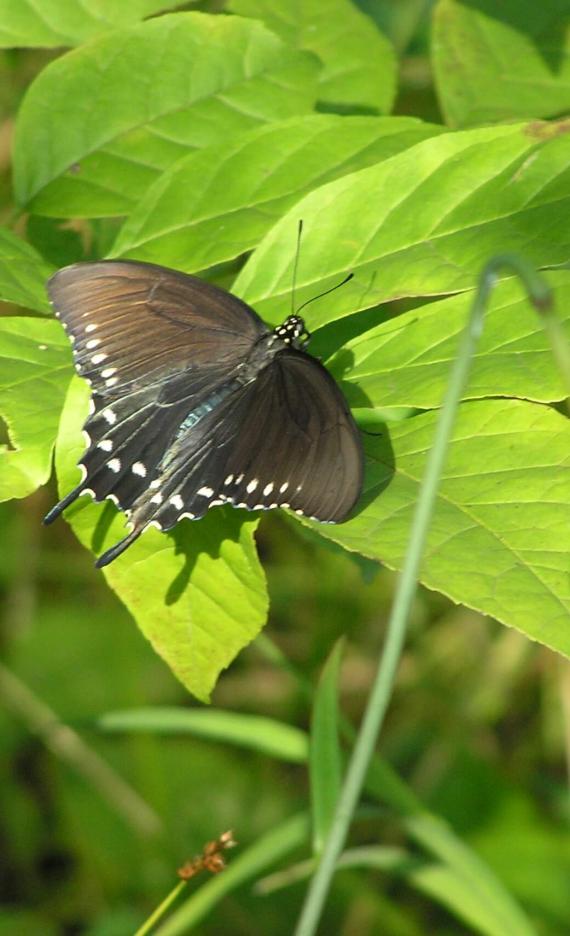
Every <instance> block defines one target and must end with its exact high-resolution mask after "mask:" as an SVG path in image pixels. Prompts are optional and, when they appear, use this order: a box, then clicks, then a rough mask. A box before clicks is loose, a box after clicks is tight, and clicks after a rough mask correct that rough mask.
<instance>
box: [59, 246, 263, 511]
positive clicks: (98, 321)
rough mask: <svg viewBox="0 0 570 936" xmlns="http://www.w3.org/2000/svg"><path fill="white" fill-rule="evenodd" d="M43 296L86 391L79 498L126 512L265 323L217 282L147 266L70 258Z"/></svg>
mask: <svg viewBox="0 0 570 936" xmlns="http://www.w3.org/2000/svg"><path fill="white" fill-rule="evenodd" d="M48 293H49V296H50V299H51V301H52V303H53V305H54V307H55V310H56V315H57V317H58V318H59V319H60V320H61V322H62V324H63V325H64V327H65V328H66V331H67V332H68V334H69V336H70V339H71V341H72V344H73V355H74V361H75V365H76V368H77V371H78V373H79V374H80V375H81V376H82V377H85V378H86V379H87V380H88V381H89V383H90V385H91V388H92V412H91V415H90V417H89V419H88V420H87V422H86V423H85V426H84V430H85V432H86V434H87V436H88V438H89V443H90V444H89V447H88V449H87V451H86V452H85V454H84V456H83V457H82V459H81V461H80V465H82V466H83V468H84V478H83V481H82V483H81V485H79V487H78V488H77V489H76V491H75V492H74V493H75V497H77V496H78V495H79V494H80V493H81V492H82V491H84V490H87V491H90V492H91V493H92V495H93V496H94V497H95V498H96V499H97V500H101V499H103V498H105V497H111V498H112V499H113V500H115V502H116V503H118V505H119V506H120V507H121V508H122V509H127V508H129V507H130V506H131V504H132V503H133V501H134V500H135V499H136V498H137V497H138V496H139V495H140V494H141V493H142V492H143V491H144V490H146V489H147V488H148V486H149V484H150V483H151V481H152V478H153V476H154V473H155V472H156V470H157V468H158V465H159V464H160V461H161V459H162V457H163V455H164V451H165V450H166V449H167V447H168V446H169V444H170V443H171V442H172V441H173V439H174V438H175V437H176V434H177V431H178V429H179V427H180V425H181V424H182V423H183V421H184V419H185V418H187V417H188V414H190V413H192V411H194V410H196V409H198V410H199V408H200V407H201V406H203V405H204V404H207V403H208V401H209V400H211V399H212V397H214V398H215V395H216V392H217V391H219V388H220V387H223V386H224V385H225V384H226V383H227V382H228V381H230V382H231V380H232V377H233V375H234V373H235V372H236V369H237V368H238V366H239V364H240V363H241V362H242V361H243V360H244V359H245V358H246V357H247V355H248V353H249V351H250V349H251V347H252V345H253V344H254V343H255V341H256V340H257V339H258V338H259V337H260V336H261V335H264V334H267V332H268V329H267V328H266V326H265V325H264V324H263V322H262V321H261V319H260V318H258V316H257V315H256V314H255V313H254V312H253V310H252V309H250V308H249V306H247V305H245V303H243V302H241V301H240V300H239V299H237V298H235V297H234V296H231V295H229V294H228V293H226V292H225V291H224V290H222V289H219V288H218V287H217V286H213V285H211V284H209V283H206V282H203V281H202V280H199V279H197V278H195V277H192V276H187V275H185V274H183V273H179V272H177V271H174V270H166V269H165V268H163V267H157V266H154V265H152V264H143V263H135V262H122V261H103V262H99V263H85V264H76V265H74V266H71V267H66V268H64V269H63V270H60V271H59V272H58V273H56V274H55V275H54V276H53V277H52V279H51V280H50V282H49V284H48ZM69 502H70V501H69V499H66V501H62V502H61V504H60V505H58V506H57V507H55V508H54V510H53V511H52V512H51V513H50V514H49V515H48V518H49V519H50V520H51V519H55V517H56V516H57V515H58V513H60V512H61V510H62V509H64V505H65V506H67V504H68V503H69Z"/></svg>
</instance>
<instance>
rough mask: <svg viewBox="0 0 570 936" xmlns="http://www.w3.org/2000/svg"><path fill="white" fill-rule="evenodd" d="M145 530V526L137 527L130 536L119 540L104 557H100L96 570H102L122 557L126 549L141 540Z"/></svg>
mask: <svg viewBox="0 0 570 936" xmlns="http://www.w3.org/2000/svg"><path fill="white" fill-rule="evenodd" d="M143 529H144V526H138V527H135V529H134V530H131V532H130V533H129V534H128V536H125V537H124V538H123V539H122V540H119V542H118V543H115V545H114V546H111V548H110V549H108V550H107V552H104V553H103V555H102V556H99V558H98V559H97V562H96V563H95V568H96V569H102V568H103V566H106V565H109V563H110V562H113V560H114V559H116V558H117V556H120V555H121V553H122V552H124V551H125V549H128V548H129V546H130V545H131V544H132V543H134V541H135V540H136V539H138V538H139V536H140V535H141V533H142V531H143Z"/></svg>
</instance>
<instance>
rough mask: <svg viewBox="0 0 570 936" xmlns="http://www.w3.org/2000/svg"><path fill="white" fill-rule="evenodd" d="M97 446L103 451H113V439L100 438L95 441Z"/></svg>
mask: <svg viewBox="0 0 570 936" xmlns="http://www.w3.org/2000/svg"><path fill="white" fill-rule="evenodd" d="M97 448H100V449H102V450H103V451H104V452H112V451H113V440H112V439H101V441H100V442H98V443H97Z"/></svg>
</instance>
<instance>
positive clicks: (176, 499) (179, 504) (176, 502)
mask: <svg viewBox="0 0 570 936" xmlns="http://www.w3.org/2000/svg"><path fill="white" fill-rule="evenodd" d="M168 503H169V504H172V506H173V507H175V508H176V510H182V508H183V507H184V501H183V500H182V498H181V497H180V494H173V496H172V497H171V498H170V500H169V502H168Z"/></svg>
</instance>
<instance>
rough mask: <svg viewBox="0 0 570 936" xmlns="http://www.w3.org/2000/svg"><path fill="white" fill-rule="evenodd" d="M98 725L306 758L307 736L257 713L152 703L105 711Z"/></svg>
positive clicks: (302, 760)
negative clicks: (189, 736) (150, 706)
mask: <svg viewBox="0 0 570 936" xmlns="http://www.w3.org/2000/svg"><path fill="white" fill-rule="evenodd" d="M97 726H98V727H99V728H101V729H102V730H103V731H106V732H149V733H152V734H166V735H172V734H176V735H181V734H185V735H191V736H193V737H195V738H206V739H207V740H209V741H223V742H225V743H227V744H235V745H237V746H238V747H244V748H252V749H253V750H255V751H261V753H262V754H267V755H268V756H269V757H275V758H277V759H278V760H282V761H288V762H290V763H293V764H303V763H305V761H306V760H307V752H308V739H307V735H306V734H305V732H304V731H301V730H300V729H299V728H294V727H293V726H292V725H287V724H285V723H284V722H279V721H277V720H276V719H274V718H264V717H262V716H259V715H242V714H240V713H237V712H226V711H223V710H216V709H181V708H168V707H167V706H155V707H153V708H138V709H126V710H125V711H122V712H107V713H106V714H105V715H102V716H101V717H100V718H99V719H98V720H97Z"/></svg>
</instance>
